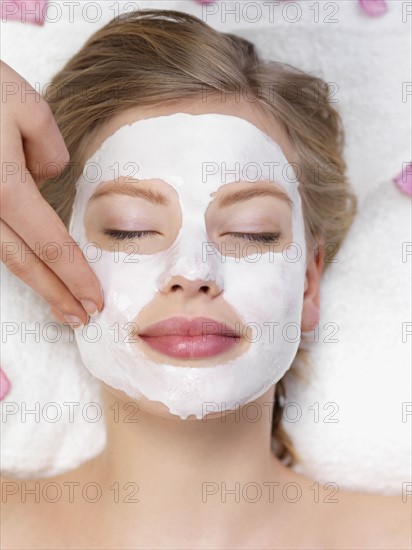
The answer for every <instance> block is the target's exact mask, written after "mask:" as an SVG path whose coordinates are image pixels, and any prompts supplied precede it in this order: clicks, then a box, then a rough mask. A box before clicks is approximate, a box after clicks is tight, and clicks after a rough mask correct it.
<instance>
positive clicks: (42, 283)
mask: <svg viewBox="0 0 412 550" xmlns="http://www.w3.org/2000/svg"><path fill="white" fill-rule="evenodd" d="M0 234H1V260H2V262H3V263H4V264H5V266H6V267H7V268H8V269H9V270H10V271H11V272H12V273H13V274H14V275H16V276H17V277H18V278H19V279H21V280H22V281H23V282H24V283H26V284H27V285H28V286H29V287H31V288H32V289H33V290H34V292H36V293H37V294H39V295H40V296H42V297H43V298H44V299H45V300H46V301H47V302H48V303H49V304H50V305H51V306H52V308H54V309H55V310H58V311H59V312H60V316H61V317H60V320H62V322H66V323H67V322H69V323H71V324H72V325H73V326H77V325H79V324H85V323H87V321H88V316H87V314H86V313H85V311H84V309H83V307H82V305H81V304H80V303H79V302H78V301H77V300H76V299H75V298H74V297H73V295H72V294H71V292H70V291H69V289H68V288H67V287H66V286H65V285H64V284H63V283H62V281H61V280H60V279H59V278H58V277H57V275H56V274H55V273H54V272H53V271H52V270H51V269H49V267H48V266H47V265H46V264H45V263H44V262H42V261H41V260H40V258H39V257H38V256H37V255H36V254H34V253H33V251H32V250H30V249H29V247H28V246H27V245H26V243H24V242H23V241H22V240H21V239H20V237H19V236H18V235H17V234H16V233H15V232H14V231H13V230H12V229H11V228H10V227H9V226H8V225H7V224H6V223H5V222H4V221H2V220H0Z"/></svg>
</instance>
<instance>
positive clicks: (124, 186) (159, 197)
mask: <svg viewBox="0 0 412 550" xmlns="http://www.w3.org/2000/svg"><path fill="white" fill-rule="evenodd" d="M107 195H129V196H130V197H137V198H140V199H144V200H146V201H148V202H151V203H152V204H157V205H160V206H168V205H169V199H168V198H167V197H166V196H165V195H163V194H162V193H159V192H158V191H154V190H153V189H150V188H147V189H144V188H143V187H137V186H136V185H133V184H131V183H125V182H119V183H116V182H114V181H113V182H110V183H108V184H107V185H105V186H104V187H103V188H102V189H98V190H97V191H96V192H95V193H93V195H92V196H91V197H90V199H89V202H90V201H93V200H96V199H99V198H100V197H105V196H107Z"/></svg>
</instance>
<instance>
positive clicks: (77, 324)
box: [64, 315, 84, 330]
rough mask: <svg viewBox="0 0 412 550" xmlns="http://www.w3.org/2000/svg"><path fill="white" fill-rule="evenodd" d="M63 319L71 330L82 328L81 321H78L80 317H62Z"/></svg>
mask: <svg viewBox="0 0 412 550" xmlns="http://www.w3.org/2000/svg"><path fill="white" fill-rule="evenodd" d="M64 318H65V319H66V321H67V322H68V323H69V324H70V326H71V327H72V329H73V330H76V329H79V328H83V327H84V324H83V322H82V320H81V319H80V317H77V315H64Z"/></svg>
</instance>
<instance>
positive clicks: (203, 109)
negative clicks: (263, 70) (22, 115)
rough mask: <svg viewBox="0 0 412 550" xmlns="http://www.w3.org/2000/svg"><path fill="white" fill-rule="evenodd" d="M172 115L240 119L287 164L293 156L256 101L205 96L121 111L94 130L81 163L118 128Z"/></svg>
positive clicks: (276, 128)
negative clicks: (274, 146)
mask: <svg viewBox="0 0 412 550" xmlns="http://www.w3.org/2000/svg"><path fill="white" fill-rule="evenodd" d="M175 113H187V114H192V115H196V114H223V115H231V116H234V117H239V118H243V119H244V120H246V121H248V122H250V123H251V124H253V125H254V126H255V127H256V128H258V129H260V130H261V131H262V132H264V133H265V134H266V135H268V136H269V137H271V138H272V139H273V140H274V141H275V142H277V143H278V144H279V145H280V147H281V149H282V151H283V153H284V155H285V157H286V158H287V159H288V161H290V160H291V157H292V156H293V151H292V147H291V144H290V142H289V140H288V139H287V137H286V134H285V132H284V130H283V129H282V127H281V125H280V124H279V123H277V122H276V121H275V120H274V119H273V118H271V117H269V116H268V115H267V114H266V113H265V112H264V111H263V109H262V108H261V107H259V106H258V105H257V104H256V102H252V101H246V100H244V99H240V100H239V101H237V100H235V99H229V98H227V99H226V100H225V101H222V100H221V98H220V96H217V97H214V96H208V97H207V99H205V100H203V99H202V98H196V99H190V100H189V99H188V100H178V101H167V102H162V103H160V104H158V105H151V106H136V107H132V108H129V109H126V110H124V111H121V112H120V113H118V114H116V115H115V116H113V117H112V118H111V119H109V120H108V121H107V122H105V123H104V124H103V125H102V126H101V127H99V128H97V130H95V131H94V133H93V134H92V135H91V136H89V140H88V142H87V145H86V146H85V148H84V150H83V155H82V161H83V163H84V162H85V161H86V160H87V159H88V158H90V157H91V156H92V155H93V154H94V153H95V152H96V151H97V150H98V149H99V147H100V146H101V145H102V143H103V142H104V141H105V140H106V139H107V138H108V137H109V136H111V135H112V134H113V133H115V132H116V131H117V130H118V129H119V128H121V127H122V126H125V125H127V124H132V123H133V122H137V121H139V120H144V119H149V118H154V117H160V116H167V115H172V114H175Z"/></svg>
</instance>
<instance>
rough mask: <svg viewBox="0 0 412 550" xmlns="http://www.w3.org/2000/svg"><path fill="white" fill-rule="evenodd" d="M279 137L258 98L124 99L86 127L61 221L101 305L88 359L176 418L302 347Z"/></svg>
mask: <svg viewBox="0 0 412 550" xmlns="http://www.w3.org/2000/svg"><path fill="white" fill-rule="evenodd" d="M284 151H289V146H288V144H287V142H286V139H285V138H284V136H282V134H281V133H280V132H279V129H278V128H275V127H274V125H273V123H270V124H269V121H268V120H267V119H266V118H265V117H264V115H262V114H261V113H260V112H259V111H258V110H257V109H256V107H255V106H254V105H253V103H248V102H246V101H242V102H234V101H233V102H226V103H220V102H217V101H211V100H210V99H209V101H208V102H205V103H203V102H201V101H198V102H184V103H179V104H173V105H172V104H169V105H165V104H163V105H162V106H161V107H152V108H144V109H143V108H133V109H130V110H128V111H125V112H123V113H121V114H120V115H118V116H116V117H115V118H113V119H112V120H111V121H110V122H109V123H107V124H106V125H105V126H104V127H102V128H101V129H100V130H99V132H98V133H97V134H95V135H94V137H93V141H92V142H90V144H89V145H88V147H87V150H86V152H85V155H84V158H85V159H88V160H87V162H86V164H85V168H84V171H83V175H82V177H81V178H80V179H79V181H78V182H77V193H76V200H75V204H74V208H73V215H72V220H71V225H70V232H71V234H72V236H73V238H74V239H75V240H77V241H78V242H79V244H80V246H81V247H82V249H83V252H84V254H85V256H86V258H87V259H88V260H89V262H90V264H91V266H92V267H93V269H94V270H95V272H96V274H97V276H98V277H99V280H100V282H101V285H102V288H103V291H104V296H105V307H104V309H103V311H102V313H101V314H100V315H99V316H98V318H97V319H96V320H95V323H91V325H90V326H88V327H89V328H88V327H85V329H83V332H82V333H81V332H80V331H78V332H77V334H76V336H77V341H78V345H79V349H80V352H81V355H82V358H83V361H84V363H85V365H86V367H87V368H88V369H89V370H90V372H91V373H92V374H94V375H95V376H96V377H98V378H99V379H100V380H102V381H103V382H104V383H105V384H107V385H108V386H109V387H110V388H113V390H120V391H121V392H124V393H126V394H127V395H128V396H129V397H131V398H132V399H135V400H137V401H138V402H139V406H140V407H141V408H142V407H143V408H147V409H148V410H150V411H151V412H156V413H158V414H165V415H170V414H174V415H177V416H180V417H181V418H187V417H189V416H191V415H195V416H196V417H197V418H202V417H204V416H205V415H206V414H210V413H216V412H220V411H223V410H232V409H234V408H236V407H238V406H240V405H243V404H246V403H247V402H249V401H251V400H253V399H256V398H257V397H259V396H260V395H262V394H263V393H264V392H266V391H267V390H268V389H269V388H270V387H271V386H272V385H273V384H274V383H276V382H277V381H278V380H279V379H280V378H281V377H282V376H283V374H284V372H285V371H286V370H287V369H288V368H289V366H290V364H291V362H292V360H293V358H294V356H295V354H296V351H297V348H298V345H299V340H300V324H301V316H302V306H303V295H304V291H305V288H304V287H305V274H306V244H305V238H304V224H303V216H302V210H301V202H300V196H299V192H298V183H297V181H296V178H295V175H294V173H293V170H292V169H291V166H289V164H288V160H287V158H286V156H285V153H284Z"/></svg>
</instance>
